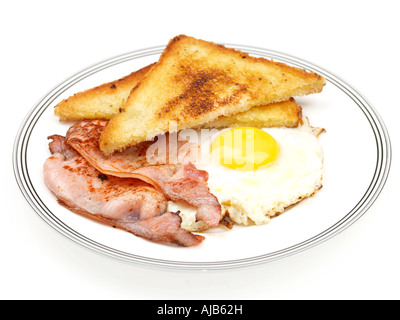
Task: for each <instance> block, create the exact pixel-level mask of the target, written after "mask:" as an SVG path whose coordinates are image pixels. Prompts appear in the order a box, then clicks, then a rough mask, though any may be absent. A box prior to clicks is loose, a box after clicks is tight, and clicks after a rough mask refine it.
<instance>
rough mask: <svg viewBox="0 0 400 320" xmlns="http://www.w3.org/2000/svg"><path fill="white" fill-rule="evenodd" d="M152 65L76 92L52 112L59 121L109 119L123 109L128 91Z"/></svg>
mask: <svg viewBox="0 0 400 320" xmlns="http://www.w3.org/2000/svg"><path fill="white" fill-rule="evenodd" d="M152 66H153V64H151V65H148V66H146V67H144V68H142V69H140V70H138V71H135V72H132V73H131V74H129V75H127V76H125V77H123V78H120V79H118V80H115V81H112V82H108V83H104V84H102V85H99V86H97V87H95V88H91V89H88V90H85V91H81V92H78V93H76V94H74V95H73V96H70V97H69V98H67V99H64V100H62V101H61V102H59V103H58V104H57V105H56V107H55V109H54V114H55V115H56V116H58V117H59V119H60V120H61V121H75V120H90V119H104V120H109V119H111V118H112V117H113V116H115V115H116V114H118V113H119V112H121V111H122V110H123V106H124V104H125V101H126V99H127V98H128V96H129V93H130V92H131V90H132V89H133V88H134V87H135V86H136V85H137V84H138V83H139V82H140V80H142V78H143V76H144V75H145V74H146V73H147V72H148V71H149V70H150V69H151V67H152Z"/></svg>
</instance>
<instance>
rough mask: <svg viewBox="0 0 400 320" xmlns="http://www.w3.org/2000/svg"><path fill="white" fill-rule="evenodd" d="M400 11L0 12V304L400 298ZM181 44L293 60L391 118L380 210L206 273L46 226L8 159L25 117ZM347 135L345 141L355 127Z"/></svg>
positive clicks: (322, 7)
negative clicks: (192, 40)
mask: <svg viewBox="0 0 400 320" xmlns="http://www.w3.org/2000/svg"><path fill="white" fill-rule="evenodd" d="M398 12H399V11H398V5H397V3H396V1H387V0H382V1H368V0H364V1H351V0H346V1H341V0H339V1H334V2H333V1H332V2H329V3H328V2H323V1H253V0H246V1H243V0H242V1H235V0H229V1H216V0H213V1H206V0H202V1H172V0H169V1H151V0H147V1H120V0H113V1H109V0H108V1H103V0H96V1H82V0H80V1H75V0H70V1H42V0H37V1H6V2H4V1H3V2H2V4H1V5H0V32H1V42H2V49H1V50H0V55H1V59H0V65H1V69H0V70H1V78H0V79H1V80H0V81H1V83H0V90H1V96H0V97H1V99H0V103H1V109H0V115H1V116H2V117H3V119H2V121H1V124H2V125H1V127H0V128H1V133H0V137H1V141H2V144H3V145H2V148H1V149H2V156H1V168H2V169H3V170H2V171H1V192H0V194H1V203H2V208H1V219H0V221H1V231H0V246H1V247H0V248H1V251H0V262H1V263H0V298H1V299H399V298H400V290H399V286H400V276H399V270H400V253H399V252H400V251H399V244H400V232H399V226H400V213H399V206H398V204H397V203H398V201H399V193H398V188H399V187H398V178H399V166H398V163H396V162H397V161H396V160H397V150H398V147H399V139H398V135H399V124H398V123H399V109H400V103H399V98H398V92H399V84H400V83H399V77H398V75H399V73H400V62H399V57H400V49H399V48H400V46H399V45H398V42H399V31H400V23H399V20H398ZM178 34H187V35H190V36H194V37H197V38H202V39H205V40H210V41H215V42H225V43H237V44H244V45H251V46H258V47H264V48H267V49H273V50H276V51H281V52H285V53H288V54H291V55H294V56H297V57H299V58H303V59H305V60H308V61H311V62H313V63H315V64H316V65H320V66H322V67H324V68H325V69H327V70H329V71H331V72H333V73H335V74H337V75H339V76H340V77H341V78H342V79H344V80H346V81H347V82H348V83H350V84H351V85H353V86H354V87H355V88H356V89H357V90H358V91H360V92H361V93H363V94H364V95H365V96H366V97H367V99H368V100H369V101H370V102H371V103H372V105H373V106H374V107H375V108H376V109H377V111H378V112H379V114H380V115H381V117H382V118H383V120H384V122H385V124H386V126H387V128H388V131H389V134H390V136H391V140H392V147H393V161H392V169H391V173H390V176H389V179H388V181H387V183H386V186H385V188H384V190H383V192H382V193H381V195H380V197H379V198H378V200H377V201H376V202H375V204H374V205H373V206H372V208H371V209H370V210H369V211H368V212H367V213H366V214H365V215H364V216H363V217H362V218H361V219H360V220H358V221H357V222H356V223H355V224H353V225H352V226H351V227H350V228H348V229H346V230H345V231H344V232H342V233H340V234H339V235H337V236H335V237H334V238H332V239H330V240H328V241H326V242H324V243H323V244H321V245H318V246H316V247H314V248H312V249H309V250H307V251H306V252H302V253H299V254H296V255H294V256H291V257H288V258H285V259H282V260H279V261H275V262H271V263H268V264H265V265H261V266H256V267H250V268H245V269H242V270H231V271H223V272H204V273H197V272H196V273H191V272H174V271H167V270H154V269H146V268H144V267H141V266H137V265H131V264H128V263H125V262H121V261H117V260H114V259H112V258H108V257H105V256H102V255H99V254H98V253H95V252H92V251H90V250H88V249H85V248H83V247H81V246H79V245H77V244H76V243H74V242H72V241H71V240H69V239H67V238H65V237H63V236H62V235H60V234H59V233H57V232H56V231H55V230H53V229H52V228H51V227H50V226H48V225H47V224H46V223H45V222H43V220H41V218H40V217H39V216H38V215H37V214H35V212H34V211H33V210H32V209H31V208H30V206H29V205H28V203H27V202H26V201H25V199H24V197H23V196H22V194H21V192H20V191H19V188H18V186H17V184H16V182H15V179H14V174H13V168H12V148H13V144H14V139H15V136H16V134H17V130H18V128H19V126H20V124H21V123H22V121H23V119H24V117H25V115H26V114H27V113H28V111H29V110H30V109H31V108H32V107H33V106H34V105H35V104H36V103H37V102H38V101H39V100H40V98H41V97H42V96H44V95H45V94H46V93H47V92H48V91H50V90H51V89H53V88H54V87H55V86H56V85H58V84H59V83H60V82H62V81H63V80H65V79H66V78H68V77H69V76H71V75H73V74H74V73H76V72H78V71H80V70H82V69H83V68H85V67H88V66H90V65H92V64H94V63H96V62H99V61H101V60H104V59H107V58H110V57H112V56H115V55H118V54H121V53H126V52H129V51H132V50H136V49H141V48H146V47H150V46H155V45H162V44H166V43H167V41H168V40H169V39H170V38H172V37H173V36H175V35H178ZM343 117H346V114H343ZM343 130H346V131H348V134H349V135H351V134H352V131H353V130H355V128H343ZM343 157H346V154H343ZM337 201H340V199H337Z"/></svg>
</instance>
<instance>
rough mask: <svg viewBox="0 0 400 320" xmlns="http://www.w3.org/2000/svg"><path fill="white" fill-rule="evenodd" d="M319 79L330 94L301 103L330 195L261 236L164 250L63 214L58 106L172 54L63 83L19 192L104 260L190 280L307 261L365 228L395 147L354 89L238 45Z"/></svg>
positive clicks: (127, 57) (252, 229) (27, 122)
mask: <svg viewBox="0 0 400 320" xmlns="http://www.w3.org/2000/svg"><path fill="white" fill-rule="evenodd" d="M226 46H228V47H232V48H236V49H239V50H242V51H245V52H248V53H249V54H250V55H253V56H257V57H265V58H268V59H273V60H275V61H280V62H284V63H287V64H289V65H292V66H296V67H300V68H303V69H306V70H308V71H313V72H316V73H318V74H320V75H322V76H324V77H325V78H326V80H327V84H326V86H325V87H324V89H323V91H322V92H321V93H319V94H315V95H308V96H306V97H299V98H296V101H297V102H298V103H299V104H300V105H301V106H302V107H303V113H304V115H305V116H306V117H308V118H309V120H310V123H311V125H313V126H318V127H323V128H325V129H326V132H325V133H324V134H323V135H322V136H321V137H320V142H321V144H322V147H323V150H324V165H325V179H324V186H323V188H322V189H321V190H320V191H319V192H318V193H317V194H316V195H315V196H313V197H311V198H308V199H305V200H304V201H302V202H301V203H300V204H298V205H297V206H294V207H292V208H291V209H289V210H287V211H286V212H285V213H284V214H282V215H280V216H278V217H276V218H274V219H272V220H271V221H270V223H268V224H266V225H262V226H248V227H241V226H234V228H233V229H232V230H230V231H226V230H222V229H214V230H209V231H208V232H206V233H205V234H204V235H205V237H206V240H205V241H203V243H202V244H201V245H199V246H195V247H189V248H182V247H172V246H166V245H160V244H156V243H152V242H149V241H146V240H144V239H142V238H139V237H136V236H134V235H132V234H130V233H128V232H125V231H121V230H117V229H114V228H111V227H109V226H105V225H102V224H99V223H96V222H94V221H92V220H89V219H86V218H84V217H81V216H79V215H77V214H74V213H72V212H70V211H69V210H67V209H65V208H64V207H62V206H60V205H59V204H58V203H57V201H56V199H55V197H54V196H53V195H52V194H51V193H50V191H49V190H48V189H47V187H46V186H45V184H44V182H43V173H42V167H43V163H44V162H45V160H46V158H47V157H49V155H50V154H49V150H48V140H47V137H48V136H49V135H51V134H61V135H64V134H65V133H66V131H67V129H68V127H69V125H66V124H63V123H60V122H59V121H58V118H56V117H55V116H54V114H53V108H54V106H55V105H56V104H57V103H58V102H59V101H61V100H62V99H64V98H67V97H69V96H71V95H72V94H74V93H76V92H79V91H82V90H85V89H87V88H91V87H94V86H97V85H99V84H102V83H105V82H109V81H113V80H115V79H118V78H120V77H122V76H125V75H127V74H129V73H131V72H132V71H134V70H138V69H140V68H141V67H143V66H145V65H148V64H150V63H152V62H155V61H157V60H158V57H159V56H160V54H161V53H162V51H163V49H164V48H165V46H157V47H151V48H146V49H142V50H137V51H132V52H129V53H126V54H122V55H119V56H116V57H113V58H111V59H107V60H105V61H102V62H99V63H97V64H95V65H93V66H90V67H88V68H86V69H84V70H82V71H81V72H78V73H76V74H75V75H73V76H72V77H70V78H68V79H67V80H65V81H63V82H62V83H60V84H59V85H57V86H56V87H55V88H54V89H53V90H51V91H50V92H49V93H48V94H47V95H45V96H44V97H43V99H41V100H40V102H39V103H37V104H36V105H35V106H34V107H33V108H32V109H31V110H30V112H29V113H28V114H27V116H26V118H25V119H24V121H23V123H22V125H21V127H20V130H19V131H18V134H17V136H16V139H15V144H14V153H13V165H14V173H15V178H16V180H17V183H18V185H19V187H20V190H21V191H22V193H23V195H24V197H25V198H26V200H27V201H28V202H29V204H30V206H31V207H32V208H33V210H34V211H35V212H36V213H37V214H38V215H39V216H40V217H41V218H42V219H43V220H44V221H45V222H46V223H48V224H49V225H50V226H51V227H53V228H54V229H55V230H57V231H58V232H60V233H61V234H62V235H64V236H66V237H68V238H69V239H71V240H73V241H75V242H76V243H78V244H80V245H82V246H84V247H86V248H89V249H92V250H94V251H96V252H99V253H101V254H105V255H107V256H111V257H114V258H117V259H121V260H124V261H129V262H133V263H136V264H140V265H144V266H151V267H160V268H171V269H179V270H181V269H185V270H223V269H232V268H239V267H247V266H253V265H257V264H260V263H266V262H270V261H274V260H276V259H280V258H283V257H287V256H290V255H292V254H295V253H300V252H302V251H304V250H306V249H309V248H311V247H313V246H315V245H317V244H320V243H322V242H323V241H326V240H328V239H330V238H331V237H333V236H335V235H337V234H338V233H339V232H341V231H343V230H344V229H345V228H348V227H349V226H350V225H352V224H353V223H354V222H355V221H357V220H358V219H359V218H360V217H361V216H362V215H363V214H364V213H365V212H366V211H367V210H368V209H369V208H370V207H371V205H372V204H373V203H374V201H375V200H376V199H377V197H378V196H379V194H380V192H381V190H382V188H383V186H384V184H385V182H386V179H387V176H388V173H389V170H390V161H391V146H390V139H389V135H388V132H387V130H386V127H385V125H384V123H383V121H382V119H381V118H380V116H379V114H378V113H377V111H376V110H375V109H374V107H373V106H372V105H371V104H370V103H369V102H368V101H367V100H366V99H365V98H364V97H363V95H362V94H360V93H359V92H357V91H356V90H355V89H354V88H353V87H352V86H350V85H349V84H348V83H346V82H345V81H343V80H342V79H340V78H339V77H338V76H336V75H334V74H333V73H331V72H329V71H327V70H325V69H323V68H321V67H319V66H316V65H315V64H312V63H310V62H308V61H305V60H303V59H299V58H297V57H294V56H292V55H288V54H285V53H281V52H277V51H273V50H267V49H263V48H257V47H250V46H243V45H230V44H226Z"/></svg>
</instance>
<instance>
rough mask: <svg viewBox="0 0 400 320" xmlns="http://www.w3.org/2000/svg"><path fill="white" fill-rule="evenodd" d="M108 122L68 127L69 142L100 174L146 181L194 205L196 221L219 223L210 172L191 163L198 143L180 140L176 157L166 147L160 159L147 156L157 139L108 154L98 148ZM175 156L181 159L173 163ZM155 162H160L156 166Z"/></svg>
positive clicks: (67, 139) (67, 140)
mask: <svg viewBox="0 0 400 320" xmlns="http://www.w3.org/2000/svg"><path fill="white" fill-rule="evenodd" d="M106 124H107V121H105V120H84V121H80V122H78V123H76V124H75V125H73V126H71V127H70V128H69V130H68V132H67V135H66V143H67V144H68V145H70V146H71V147H73V148H74V149H75V150H77V151H78V152H79V153H80V154H81V155H82V156H83V157H84V158H85V159H86V160H87V161H88V162H90V164H91V165H92V166H94V167H95V168H96V169H97V170H99V171H100V172H101V173H103V174H107V175H112V176H116V177H123V178H126V177H129V178H136V179H140V180H143V181H145V182H147V183H149V184H151V185H153V186H154V187H155V188H156V189H157V190H159V191H160V192H162V193H163V194H164V195H165V197H166V198H168V199H169V200H172V201H177V202H184V203H187V204H190V205H192V206H195V207H196V208H197V214H196V218H197V220H202V221H203V222H205V223H206V224H207V225H208V226H209V227H216V226H218V225H219V222H220V220H221V205H220V203H219V202H218V200H217V198H216V197H215V196H214V195H213V194H211V193H210V191H209V188H208V186H207V180H208V173H207V172H206V171H204V170H198V169H197V168H196V167H195V166H194V165H193V164H192V163H191V162H190V159H191V157H192V153H194V152H196V151H198V148H199V146H198V145H195V144H192V143H190V142H187V141H178V145H177V150H176V151H177V155H175V156H173V155H171V154H170V153H169V152H168V150H167V151H166V152H167V156H165V155H162V154H157V156H158V157H159V159H148V157H146V154H147V150H148V148H150V147H151V146H152V144H153V143H154V142H153V141H145V142H142V143H140V144H138V145H136V146H132V147H130V148H129V149H126V150H124V151H122V152H118V153H114V154H113V155H112V156H111V157H106V156H104V154H103V153H102V152H101V150H100V148H99V138H100V135H101V133H102V131H103V129H104V127H105V126H106ZM166 139H168V137H166ZM167 145H168V143H167ZM174 151H175V150H174ZM172 157H173V159H174V160H178V161H177V162H175V163H171V161H170V159H171V158H172ZM149 160H151V162H150V161H149ZM154 162H155V163H158V164H157V165H154V164H153V163H154Z"/></svg>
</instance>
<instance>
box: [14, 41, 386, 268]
mask: <svg viewBox="0 0 400 320" xmlns="http://www.w3.org/2000/svg"><path fill="white" fill-rule="evenodd" d="M224 45H225V46H227V47H231V48H235V49H238V50H241V51H245V52H247V53H249V54H252V55H257V56H262V57H265V58H268V59H275V60H278V61H281V62H284V63H288V64H290V65H294V66H296V67H300V68H302V69H306V70H308V71H312V72H316V73H318V74H320V75H322V76H324V77H325V79H326V80H327V82H330V83H331V84H333V85H335V86H336V87H338V88H339V89H340V90H342V91H343V92H344V93H345V94H346V95H347V96H349V97H350V98H351V99H352V100H353V102H354V103H355V104H356V105H357V106H358V107H359V108H360V109H361V111H362V112H363V114H364V116H365V117H366V118H367V120H368V122H369V123H370V125H371V127H372V130H373V133H374V136H375V142H376V147H377V162H376V167H375V172H374V176H373V177H372V180H371V182H370V185H369V186H368V188H367V190H366V191H365V193H364V195H363V197H362V198H361V199H360V200H359V202H358V203H357V204H356V205H355V206H354V207H353V208H352V210H350V211H349V212H348V213H347V214H346V215H344V216H343V217H342V218H341V219H340V220H339V221H337V222H336V223H335V224H333V225H332V226H330V227H329V228H327V229H325V230H323V231H322V232H320V233H319V234H317V235H314V236H313V237H311V238H308V239H306V240H304V241H302V242H300V243H297V244H295V245H292V246H289V247H287V248H284V249H281V250H277V251H273V252H270V253H267V254H263V255H258V256H254V257H248V258H242V259H234V260H222V261H209V262H186V261H174V260H165V259H156V258H149V257H145V256H139V255H135V254H131V253H127V252H123V251H120V250H118V249H114V248H111V247H108V246H106V245H103V244H101V243H98V242H96V241H94V240H92V239H90V238H87V237H86V236H84V235H82V234H80V233H78V232H76V231H75V230H73V229H72V228H70V227H69V226H68V225H66V224H64V223H63V222H62V221H61V220H59V219H58V218H57V217H56V216H55V215H54V214H53V213H52V212H51V211H50V210H49V209H48V208H47V206H46V204H45V203H43V202H42V201H41V199H40V197H39V196H38V195H37V194H36V191H35V188H34V186H33V184H32V182H31V181H30V179H29V172H28V169H27V166H26V163H27V159H26V156H27V146H28V144H29V137H30V133H31V132H32V130H33V128H34V125H35V123H36V122H37V121H38V120H39V119H40V117H41V115H42V114H43V112H44V111H45V110H46V109H47V108H48V107H49V106H50V105H51V103H52V102H53V101H54V100H55V99H56V98H57V97H58V96H59V95H60V94H62V93H63V92H64V91H66V90H67V89H68V88H70V87H71V86H73V85H74V84H76V83H78V82H79V81H81V80H83V79H85V78H86V77H89V76H91V75H93V74H95V73H97V72H99V71H101V70H103V69H107V68H110V67H112V66H114V65H117V64H121V63H124V62H127V61H130V60H134V59H137V58H140V57H146V56H149V55H154V54H161V53H162V51H163V49H164V48H165V45H159V46H153V47H147V48H143V49H138V50H134V51H130V52H127V53H124V54H120V55H117V56H114V57H111V58H108V59H105V60H102V61H100V62H97V63H95V64H93V65H91V66H89V67H87V68H84V69H82V70H81V71H79V72H77V73H75V74H73V75H72V76H70V77H69V78H67V79H65V80H64V81H61V82H60V83H59V84H58V85H57V86H55V87H54V88H53V89H52V90H50V91H49V92H48V93H47V94H45V95H44V96H43V97H42V98H41V99H40V100H39V102H37V103H36V104H35V105H34V106H33V107H32V108H31V109H30V111H29V112H28V113H27V115H26V116H25V118H24V119H23V121H22V123H21V125H20V127H19V130H18V132H17V135H16V137H15V141H14V146H13V155H12V161H13V169H14V176H15V179H16V181H17V184H18V187H19V189H20V191H21V192H22V194H23V196H24V198H25V199H26V200H27V202H28V203H29V205H30V206H31V208H32V209H33V210H34V211H35V212H36V213H37V214H38V215H39V217H41V218H42V219H43V220H44V221H45V222H46V223H47V224H49V225H50V226H51V227H53V228H54V229H55V230H56V231H58V232H59V233H61V234H62V235H64V236H66V237H67V238H68V239H70V240H73V241H74V242H75V243H78V244H80V245H81V246H83V247H85V248H89V249H91V250H93V251H95V252H97V253H101V254H103V255H106V256H109V257H113V258H117V259H119V260H123V261H127V262H134V263H136V264H138V265H142V266H146V267H157V268H163V269H174V270H188V271H211V270H226V269H235V268H243V267H249V266H254V265H259V264H263V263H267V262H272V261H275V260H278V259H281V258H284V257H288V256H291V255H293V254H297V253H300V252H302V251H305V250H308V249H310V248H312V247H314V246H316V245H318V244H320V243H322V242H325V241H326V240H328V239H330V238H332V237H334V236H336V235H337V234H339V233H340V232H342V231H343V230H345V229H347V228H348V227H350V226H351V225H352V224H353V223H354V222H356V221H357V220H358V219H359V218H360V217H361V216H363V215H364V214H365V213H366V212H367V211H368V210H369V208H370V207H371V206H372V205H373V203H374V202H375V201H376V199H377V198H378V197H379V195H380V193H381V192H382V190H383V187H384V186H385V184H386V181H387V178H388V175H389V172H390V167H391V158H392V152H391V142H390V137H389V133H388V130H387V128H386V126H385V123H384V122H383V120H382V118H381V116H380V115H379V113H378V112H377V110H376V109H375V108H374V107H373V106H372V104H371V103H370V102H369V101H368V100H367V99H366V98H365V97H364V95H362V94H361V93H360V92H359V91H358V90H356V89H355V88H354V87H353V86H351V85H350V84H349V83H348V82H346V81H344V80H343V79H342V78H340V77H339V76H337V75H336V74H334V73H332V72H330V71H328V70H327V69H325V68H322V67H320V66H318V65H316V64H314V63H311V62H309V61H307V60H304V59H301V58H298V57H296V56H293V55H290V54H286V53H283V52H279V51H275V50H271V49H265V48H261V47H255V46H248V45H239V44H224Z"/></svg>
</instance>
